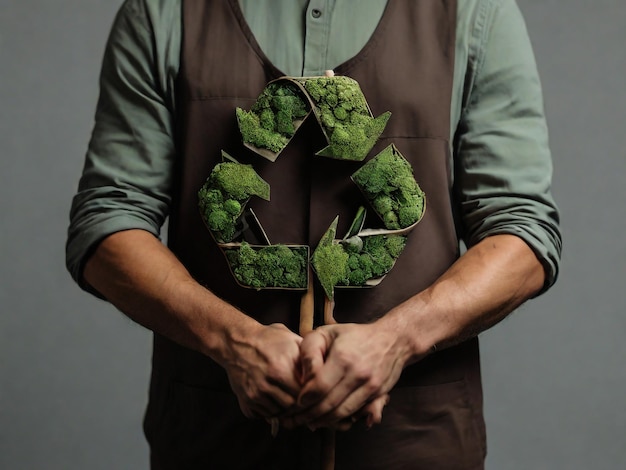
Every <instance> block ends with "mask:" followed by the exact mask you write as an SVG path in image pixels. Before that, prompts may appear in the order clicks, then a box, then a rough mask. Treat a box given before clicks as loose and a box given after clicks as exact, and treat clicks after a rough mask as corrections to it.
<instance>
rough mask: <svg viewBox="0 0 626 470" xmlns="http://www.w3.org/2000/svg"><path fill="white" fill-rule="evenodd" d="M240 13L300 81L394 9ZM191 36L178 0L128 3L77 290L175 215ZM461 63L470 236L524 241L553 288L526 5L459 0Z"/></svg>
mask: <svg viewBox="0 0 626 470" xmlns="http://www.w3.org/2000/svg"><path fill="white" fill-rule="evenodd" d="M424 1H426V0H424ZM240 4H241V6H242V9H243V12H244V16H245V18H246V21H247V22H248V24H249V25H250V27H251V30H252V32H253V33H254V35H255V37H256V39H257V41H258V42H259V44H260V46H261V48H262V49H263V51H264V52H265V53H266V55H267V56H268V58H269V59H270V60H271V61H272V62H273V63H274V64H275V65H276V66H277V67H278V68H279V69H280V70H283V71H284V72H285V73H287V74H288V75H293V76H301V75H307V76H310V75H320V74H323V72H324V70H327V69H333V68H334V67H336V66H337V65H338V64H341V63H342V62H344V61H345V60H347V59H349V58H350V57H352V56H354V55H356V54H357V53H358V52H359V50H360V49H361V48H362V47H363V45H364V44H365V43H366V42H367V40H368V39H369V37H370V36H371V34H372V33H373V31H374V29H375V27H376V25H377V23H378V21H379V19H380V17H381V15H382V14H383V11H384V8H385V5H386V0H359V1H358V8H355V6H356V5H357V2H356V1H355V0H310V1H308V0H240ZM181 32H182V24H181V2H180V0H177V1H174V0H126V1H125V3H124V5H123V6H122V7H121V9H120V11H119V13H118V15H117V17H116V19H115V22H114V24H113V27H112V30H111V34H110V37H109V40H108V43H107V47H106V51H105V55H104V59H103V64H102V72H101V79H100V98H99V101H98V106H97V110H96V118H95V126H94V130H93V135H92V138H91V141H90V143H89V149H88V152H87V156H86V160H85V167H84V171H83V175H82V177H81V180H80V183H79V187H78V191H77V194H76V196H75V197H74V200H73V203H72V209H71V214H70V218H71V223H70V227H69V230H68V241H67V265H68V269H69V271H70V273H71V274H72V276H73V277H74V278H75V279H76V280H77V281H79V282H80V279H81V272H82V267H83V264H84V261H85V260H86V259H87V257H88V256H89V255H90V253H91V252H92V251H93V249H94V248H95V247H96V246H97V244H98V242H99V241H101V240H102V239H103V238H105V237H106V236H108V235H110V234H112V233H114V232H117V231H121V230H128V229H143V230H147V231H149V232H151V233H153V234H154V235H157V236H158V234H159V232H160V228H161V226H162V225H163V223H164V221H165V219H166V217H167V215H168V210H169V204H170V201H171V188H172V175H173V172H172V168H173V162H174V159H175V158H176V152H175V147H174V138H173V136H174V116H175V109H176V96H175V92H174V91H175V80H176V75H177V73H178V68H179V61H180V47H181ZM216 47H228V45H224V44H217V45H216ZM455 54H456V55H455V70H454V85H453V92H452V103H451V135H450V146H451V147H450V148H451V165H452V166H451V168H453V169H454V171H453V173H454V177H455V187H454V201H455V204H456V205H457V207H458V213H457V214H455V216H456V223H457V227H458V231H459V235H460V237H461V239H462V240H463V241H464V242H465V243H466V245H468V246H472V245H474V244H476V243H477V242H478V241H480V240H482V239H483V238H485V237H487V236H489V235H494V234H503V233H507V234H514V235H517V236H519V237H520V238H522V239H523V240H524V241H525V242H526V243H527V244H528V245H529V246H530V247H531V248H532V249H533V251H534V252H535V253H536V255H537V257H538V258H539V260H540V261H541V262H542V263H543V265H544V267H545V270H546V275H547V281H546V287H548V286H550V285H551V284H552V283H553V282H554V280H555V279H556V275H557V271H558V264H559V259H560V251H561V237H560V233H559V227H558V220H559V216H558V211H557V208H556V206H555V204H554V201H553V199H552V196H551V195H550V183H551V173H552V163H551V157H550V151H549V148H548V135H547V127H546V122H545V118H544V111H543V102H542V94H541V85H540V82H539V77H538V74H537V67H536V64H535V60H534V56H533V52H532V47H531V44H530V41H529V38H528V34H527V31H526V28H525V25H524V21H523V18H522V16H521V13H520V11H519V9H518V7H517V5H516V3H515V1H514V0H458V12H457V38H456V48H455Z"/></svg>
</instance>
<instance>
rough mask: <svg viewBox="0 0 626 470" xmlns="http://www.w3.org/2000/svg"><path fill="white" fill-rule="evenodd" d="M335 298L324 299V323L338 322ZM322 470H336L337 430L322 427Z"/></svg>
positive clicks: (332, 323)
mask: <svg viewBox="0 0 626 470" xmlns="http://www.w3.org/2000/svg"><path fill="white" fill-rule="evenodd" d="M334 310H335V300H334V299H329V298H328V297H326V298H325V299H324V324H325V325H334V324H335V323H337V322H336V321H335V317H334V316H333V312H334ZM322 470H335V430H334V429H322Z"/></svg>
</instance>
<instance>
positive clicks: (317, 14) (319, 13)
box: [311, 8, 322, 18]
mask: <svg viewBox="0 0 626 470" xmlns="http://www.w3.org/2000/svg"><path fill="white" fill-rule="evenodd" d="M311 16H312V17H313V18H319V17H320V16H322V10H318V9H317V8H315V9H313V10H311Z"/></svg>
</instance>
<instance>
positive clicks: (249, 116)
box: [236, 83, 309, 153]
mask: <svg viewBox="0 0 626 470" xmlns="http://www.w3.org/2000/svg"><path fill="white" fill-rule="evenodd" d="M308 111H309V110H308V103H307V102H306V101H305V100H304V98H302V96H301V95H300V91H299V90H298V88H297V87H296V86H295V85H293V84H290V83H271V84H269V85H268V86H267V87H265V89H264V90H263V92H262V93H261V95H260V96H259V97H258V98H257V100H256V102H255V103H254V105H252V108H251V109H250V111H245V110H243V109H241V108H237V110H236V113H237V121H238V123H239V131H240V132H241V136H242V138H243V141H244V142H246V143H248V144H251V145H253V146H255V147H258V148H261V149H266V150H269V151H271V152H274V153H279V152H280V151H281V150H282V149H283V148H285V146H286V145H287V143H288V142H289V139H290V138H291V136H293V134H294V133H295V121H296V120H299V119H302V118H304V117H305V116H306V115H307V113H308Z"/></svg>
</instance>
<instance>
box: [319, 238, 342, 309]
mask: <svg viewBox="0 0 626 470" xmlns="http://www.w3.org/2000/svg"><path fill="white" fill-rule="evenodd" d="M348 258H349V256H348V253H346V251H345V250H344V249H343V247H342V246H341V245H338V244H330V245H326V246H320V247H318V248H317V249H316V250H315V252H314V253H313V259H312V262H313V267H314V268H315V272H316V273H317V277H318V279H319V281H320V284H321V285H322V287H323V288H324V292H325V293H326V296H327V297H328V298H332V297H333V290H334V287H335V286H337V285H340V284H347V283H348V274H349V271H348Z"/></svg>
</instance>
